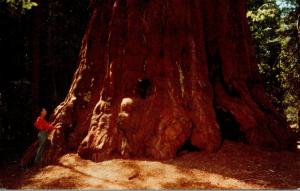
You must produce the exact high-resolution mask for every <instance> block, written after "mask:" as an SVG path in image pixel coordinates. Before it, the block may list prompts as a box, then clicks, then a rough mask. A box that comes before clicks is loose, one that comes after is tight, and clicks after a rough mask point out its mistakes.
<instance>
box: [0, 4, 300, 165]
mask: <svg viewBox="0 0 300 191" xmlns="http://www.w3.org/2000/svg"><path fill="white" fill-rule="evenodd" d="M91 11H92V10H91V8H90V7H89V2H88V1H87V0H64V1H58V0H45V1H41V0H35V1H34V2H32V1H29V0H27V1H21V0H0V58H1V59H0V62H1V68H0V155H1V159H0V161H2V162H3V161H6V160H11V159H12V158H17V157H18V156H19V155H20V153H22V151H24V149H25V148H26V147H27V146H28V145H29V144H30V143H31V142H32V141H33V140H35V139H36V135H37V132H36V130H35V129H34V127H33V122H34V120H35V118H36V117H37V115H38V111H39V108H40V107H45V108H47V109H48V111H49V113H51V112H52V111H53V109H54V108H55V107H56V106H57V105H58V104H59V103H60V102H61V101H62V100H63V99H64V97H65V95H66V93H67V91H68V89H69V86H70V84H71V81H72V76H73V73H74V70H75V69H76V66H77V58H78V53H79V48H80V45H81V40H82V37H83V34H84V31H85V27H86V25H87V22H88V19H89V17H90V16H91ZM298 12H299V11H298V4H297V2H296V0H249V1H248V13H247V18H248V20H249V24H250V27H251V31H252V34H253V42H254V45H255V47H256V52H257V62H258V67H259V71H260V73H261V77H262V79H263V80H264V83H265V88H266V90H267V92H268V93H269V95H270V97H271V98H272V101H273V104H274V105H275V106H276V108H277V109H278V110H281V111H282V112H284V113H285V115H286V116H287V121H288V123H289V125H290V126H291V127H292V128H293V129H294V130H295V131H298V130H299V128H298V125H299V106H300V102H299V97H300V66H299V65H300V64H299V54H300V53H299V33H298V29H297V22H298V16H297V14H298Z"/></svg>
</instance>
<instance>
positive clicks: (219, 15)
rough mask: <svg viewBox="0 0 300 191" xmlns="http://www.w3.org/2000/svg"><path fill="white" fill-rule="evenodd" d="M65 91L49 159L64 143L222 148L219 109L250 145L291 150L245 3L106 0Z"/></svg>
mask: <svg viewBox="0 0 300 191" xmlns="http://www.w3.org/2000/svg"><path fill="white" fill-rule="evenodd" d="M93 6H94V11H93V15H92V17H91V19H90V23H89V25H88V28H87V30H86V34H85V36H84V39H83V41H82V48H81V51H80V57H79V65H78V69H77V71H76V73H75V74H74V79H73V83H72V85H71V88H70V90H69V93H68V95H67V96H66V99H65V101H64V102H63V103H61V104H60V105H59V106H58V107H57V108H56V109H55V112H54V114H53V115H52V122H53V124H54V125H55V126H56V127H57V128H58V129H57V130H54V131H53V132H52V133H51V135H50V136H49V140H50V141H51V144H49V145H48V147H47V149H46V152H45V155H44V160H45V162H49V161H51V160H53V159H55V158H56V157H57V156H59V155H61V154H62V153H64V152H68V151H77V152H78V153H79V155H80V156H81V157H83V158H87V159H91V160H93V161H102V160H106V159H109V158H114V157H124V158H133V157H148V158H154V159H168V158H172V157H174V156H175V155H176V152H177V151H178V150H179V149H180V148H181V147H182V145H183V144H184V143H185V142H187V141H189V142H190V143H191V144H192V145H194V146H196V147H198V148H199V149H203V150H207V151H216V150H217V149H218V148H219V147H220V146H221V142H222V133H221V127H222V124H219V123H218V121H217V117H216V113H217V112H219V111H222V112H223V113H224V112H225V113H230V114H231V115H232V116H233V119H234V121H235V123H237V124H238V125H239V129H240V131H241V133H242V134H244V136H245V138H246V141H247V142H249V143H250V144H255V145H260V146H268V147H274V148H279V149H282V148H287V147H288V146H289V145H290V143H291V141H290V134H289V131H288V130H287V128H286V124H285V120H284V118H283V117H282V116H281V115H280V114H279V113H277V111H276V110H275V109H274V108H273V107H272V104H271V103H270V101H269V99H268V98H267V97H266V94H265V91H264V88H263V86H262V83H261V81H260V78H259V74H258V70H257V65H256V63H255V55H254V50H253V48H252V45H251V38H250V32H249V28H248V24H247V20H246V1H245V0H240V1H232V0H164V1H161V0H143V1H142V0H101V1H98V2H96V3H94V4H93Z"/></svg>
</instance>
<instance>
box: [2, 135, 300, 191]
mask: <svg viewBox="0 0 300 191" xmlns="http://www.w3.org/2000/svg"><path fill="white" fill-rule="evenodd" d="M0 180H1V182H0V188H1V187H5V188H17V189H54V188H56V189H195V188H196V189H273V188H277V189H280V188H285V189H295V188H300V152H288V151H281V152H276V151H271V150H266V149H259V148H256V147H252V146H249V145H244V144H242V143H233V142H228V141H227V142H225V143H224V145H223V147H222V149H221V150H220V151H218V152H217V153H205V152H182V153H180V155H179V156H178V157H177V158H176V159H172V160H167V161H151V160H141V159H139V160H137V159H136V160H123V159H113V160H109V161H104V162H99V163H95V162H92V161H89V160H83V159H81V158H80V157H79V156H78V155H77V154H67V155H64V156H63V157H61V158H60V159H59V161H58V162H57V163H56V164H53V165H49V166H44V167H40V168H38V167H32V168H29V169H26V170H25V171H20V170H18V168H17V166H16V165H9V166H6V167H5V168H4V167H2V168H1V169H0ZM1 184H2V185H1Z"/></svg>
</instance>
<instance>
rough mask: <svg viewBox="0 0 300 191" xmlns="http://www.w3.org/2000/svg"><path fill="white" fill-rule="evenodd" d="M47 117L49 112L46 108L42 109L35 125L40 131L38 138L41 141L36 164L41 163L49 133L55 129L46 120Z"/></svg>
mask: <svg viewBox="0 0 300 191" xmlns="http://www.w3.org/2000/svg"><path fill="white" fill-rule="evenodd" d="M46 115H47V110H46V109H45V108H42V111H41V113H40V116H39V117H38V118H37V119H36V121H35V123H34V126H35V128H37V129H38V130H39V133H38V138H39V141H40V143H39V147H38V149H37V153H36V157H35V160H34V162H35V163H40V162H41V160H42V156H43V152H44V148H45V143H46V140H47V135H48V132H49V131H51V130H52V129H53V126H52V125H51V124H50V123H48V122H47V121H46V119H45V117H46Z"/></svg>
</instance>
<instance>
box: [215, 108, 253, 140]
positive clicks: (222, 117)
mask: <svg viewBox="0 0 300 191" xmlns="http://www.w3.org/2000/svg"><path fill="white" fill-rule="evenodd" d="M215 111H216V116H217V121H218V124H219V126H220V129H221V134H222V139H223V141H224V140H230V141H236V142H243V143H248V141H247V139H246V136H245V133H244V132H242V131H241V129H240V124H239V123H238V122H237V121H236V119H235V118H234V116H233V115H232V114H231V113H230V112H228V111H226V110H225V109H224V108H221V107H219V108H218V107H215Z"/></svg>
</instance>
